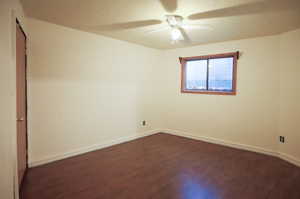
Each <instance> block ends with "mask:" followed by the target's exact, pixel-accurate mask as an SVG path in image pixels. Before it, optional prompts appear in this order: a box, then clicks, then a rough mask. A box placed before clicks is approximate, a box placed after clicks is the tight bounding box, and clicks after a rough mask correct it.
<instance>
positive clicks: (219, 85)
mask: <svg viewBox="0 0 300 199" xmlns="http://www.w3.org/2000/svg"><path fill="white" fill-rule="evenodd" d="M238 55H239V53H238V52H235V53H226V54H218V55H208V56H199V57H185V58H180V61H181V64H182V82H181V91H182V92H183V93H204V94H224V95H235V94H236V64H237V58H238Z"/></svg>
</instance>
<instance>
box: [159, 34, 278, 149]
mask: <svg viewBox="0 0 300 199" xmlns="http://www.w3.org/2000/svg"><path fill="white" fill-rule="evenodd" d="M278 48H279V42H278V36H269V37H261V38H254V39H246V40H238V41H230V42H223V43H216V44H209V45H202V46H197V47H191V48H182V49H175V50H168V51H166V52H165V56H164V58H165V59H164V60H165V65H164V67H163V71H161V74H163V76H164V77H163V78H164V80H165V84H163V86H164V87H163V93H164V96H163V98H162V99H163V100H164V103H165V108H166V111H165V113H166V114H165V115H164V116H165V117H166V118H167V122H166V123H165V126H164V128H167V129H175V130H179V131H183V132H187V133H189V134H191V135H196V136H206V137H209V138H216V139H219V140H223V141H226V142H233V143H239V144H246V145H251V146H256V147H261V148H264V149H267V150H271V151H273V150H276V143H277V136H276V135H277V131H278V129H277V119H278V117H277V116H278V111H279V109H278V105H279V99H278V86H279V62H278V59H277V57H278V55H279V51H278ZM234 51H240V52H241V57H240V59H239V60H238V69H237V71H238V72H237V95H236V96H221V95H203V94H182V93H180V64H179V61H178V57H184V56H199V55H209V54H217V53H226V52H234ZM166 74H167V75H166Z"/></svg>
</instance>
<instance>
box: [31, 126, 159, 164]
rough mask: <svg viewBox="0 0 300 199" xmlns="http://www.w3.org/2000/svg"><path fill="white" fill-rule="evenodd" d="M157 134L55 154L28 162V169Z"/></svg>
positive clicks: (131, 137)
mask: <svg viewBox="0 0 300 199" xmlns="http://www.w3.org/2000/svg"><path fill="white" fill-rule="evenodd" d="M158 132H159V130H151V131H146V132H144V133H141V134H137V135H131V136H126V137H122V138H118V139H115V140H111V141H108V142H104V143H100V144H96V145H93V146H89V147H84V148H80V149H77V150H74V151H70V152H66V153H63V154H57V155H54V156H49V157H46V158H43V159H40V160H35V161H32V162H29V168H32V167H37V166H40V165H43V164H47V163H51V162H55V161H58V160H62V159H66V158H69V157H73V156H77V155H81V154H84V153H88V152H91V151H96V150H99V149H103V148H106V147H110V146H113V145H116V144H121V143H124V142H129V141H132V140H135V139H138V138H142V137H145V136H149V135H153V134H156V133H158Z"/></svg>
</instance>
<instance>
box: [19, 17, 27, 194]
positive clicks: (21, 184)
mask: <svg viewBox="0 0 300 199" xmlns="http://www.w3.org/2000/svg"><path fill="white" fill-rule="evenodd" d="M17 26H18V27H19V28H20V30H21V32H22V33H23V35H24V37H25V114H26V121H25V122H26V136H25V137H26V170H25V173H24V176H23V179H22V181H21V183H20V186H19V191H21V188H22V187H23V182H24V178H25V176H26V174H27V170H28V168H29V164H28V80H27V35H26V33H25V31H24V29H23V27H22V25H21V23H20V21H19V20H18V18H16V28H17ZM16 32H17V31H16ZM16 42H17V41H16ZM16 45H17V43H16ZM16 59H17V57H16ZM16 61H17V60H16ZM16 67H17V65H16ZM16 97H17V95H16ZM16 125H17V123H16ZM17 133H18V132H17ZM16 136H18V135H16ZM16 138H17V137H16ZM16 146H17V147H18V145H17V144H16ZM17 150H18V149H17ZM17 156H18V153H17ZM17 160H18V158H17Z"/></svg>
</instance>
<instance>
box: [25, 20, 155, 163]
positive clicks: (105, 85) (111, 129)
mask: <svg viewBox="0 0 300 199" xmlns="http://www.w3.org/2000/svg"><path fill="white" fill-rule="evenodd" d="M28 30H29V43H30V46H29V51H30V54H29V65H30V70H29V77H28V78H29V101H30V104H29V110H30V113H29V118H30V122H29V123H30V130H29V131H30V145H29V146H30V157H29V158H30V162H37V161H40V160H43V159H45V158H46V159H47V158H50V159H51V158H52V157H55V156H60V155H63V154H65V153H70V152H73V151H76V150H78V149H84V148H86V147H90V146H94V145H98V144H103V143H106V142H110V141H112V140H116V139H120V138H124V137H127V136H134V135H137V134H141V133H143V132H146V131H149V130H151V129H153V128H156V127H157V125H158V124H157V123H156V121H159V120H157V119H156V117H155V116H154V114H155V110H154V108H153V107H154V106H155V103H156V101H155V100H156V99H157V98H156V96H155V89H153V88H154V87H153V86H152V85H153V83H155V82H157V81H156V76H155V73H156V70H154V69H155V67H156V66H157V65H158V56H159V51H158V50H154V49H150V48H145V47H142V46H138V45H134V44H130V43H127V42H123V41H118V40H113V39H110V38H106V37H101V36H99V35H96V34H91V33H86V32H81V31H77V30H73V29H69V28H65V27H62V26H58V25H54V24H50V23H46V22H42V21H38V20H35V19H28ZM142 120H146V121H147V122H148V125H147V126H146V127H142V125H141V122H142Z"/></svg>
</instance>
